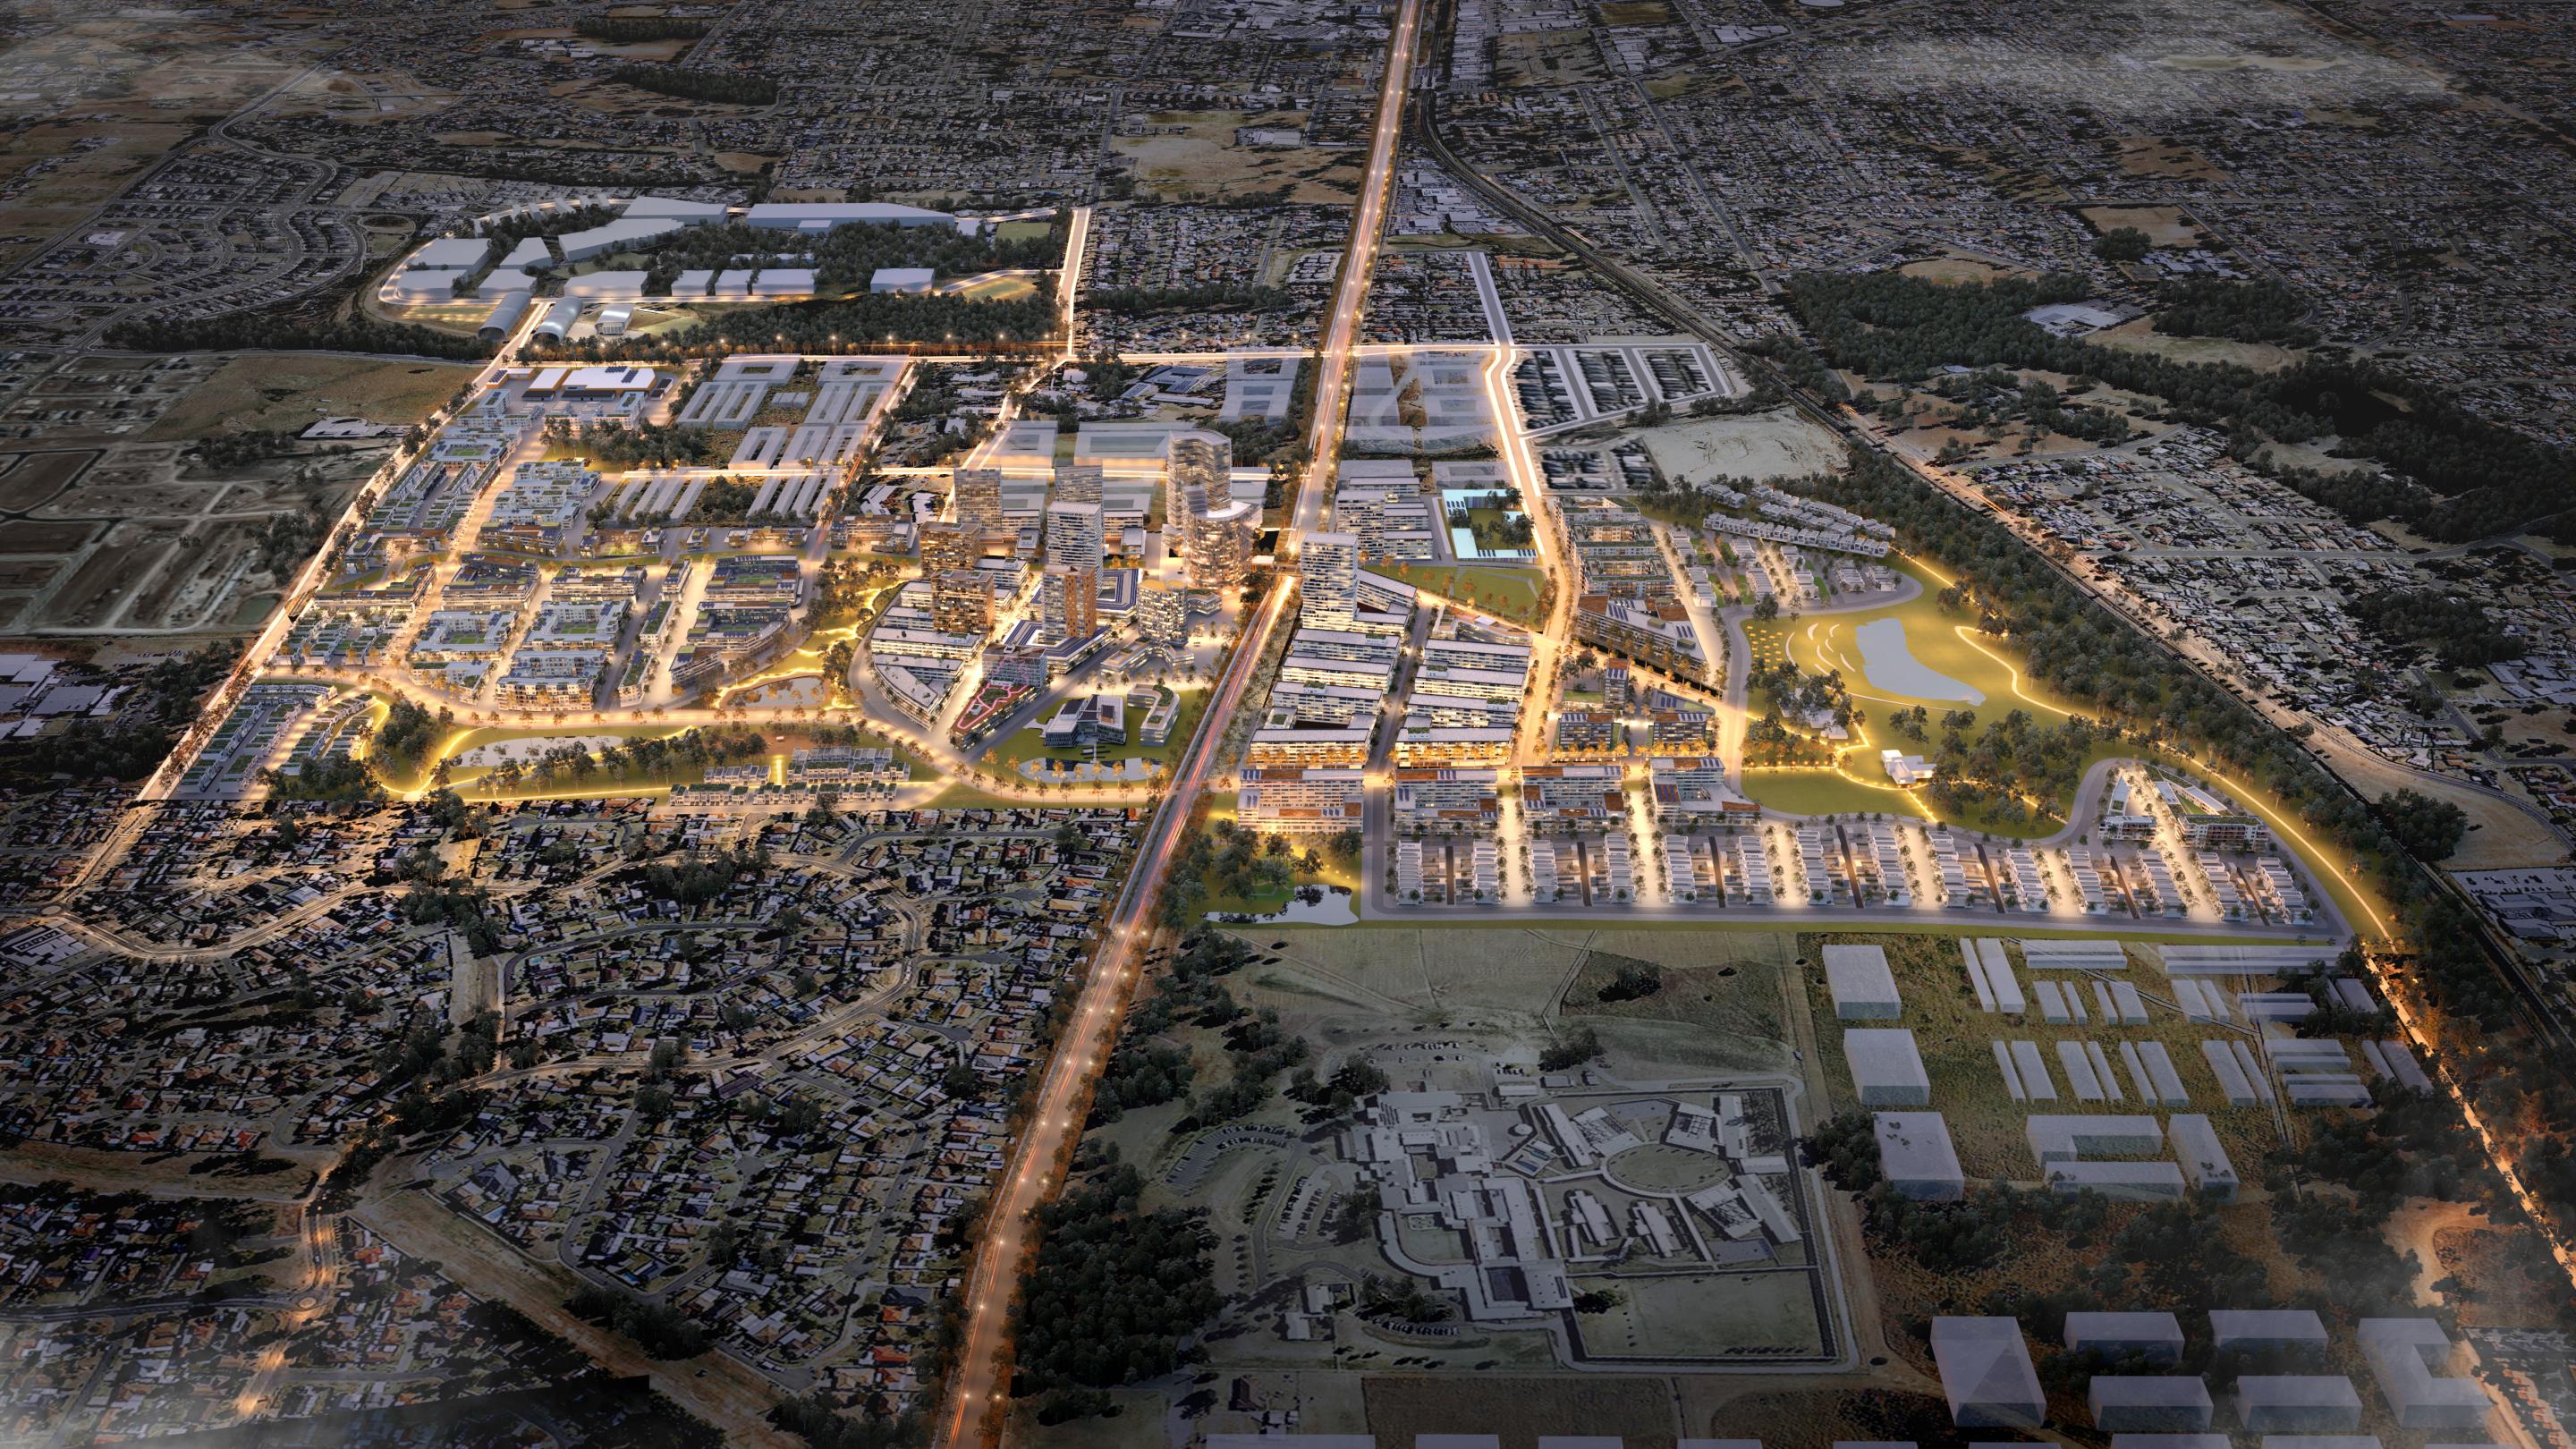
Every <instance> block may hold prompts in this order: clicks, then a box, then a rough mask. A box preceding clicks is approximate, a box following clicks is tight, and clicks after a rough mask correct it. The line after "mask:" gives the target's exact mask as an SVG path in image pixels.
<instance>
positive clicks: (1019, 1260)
mask: <svg viewBox="0 0 2576 1449" xmlns="http://www.w3.org/2000/svg"><path fill="white" fill-rule="evenodd" d="M1421 19H1422V0H1404V6H1403V10H1402V11H1401V13H1400V14H1398V16H1397V17H1396V22H1395V28H1394V31H1393V34H1392V38H1391V41H1390V43H1389V46H1388V50H1387V63H1386V78H1385V82H1384V85H1383V87H1382V89H1381V90H1380V92H1379V96H1378V115H1377V129H1376V131H1375V132H1374V133H1373V135H1372V136H1371V138H1370V148H1369V165H1368V174H1367V177H1366V179H1365V180H1364V181H1363V182H1362V183H1361V186H1360V199H1359V205H1358V208H1357V210H1356V212H1355V214H1354V215H1353V217H1352V220H1351V241H1350V252H1349V255H1348V257H1347V258H1346V259H1345V260H1344V262H1343V264H1342V276H1341V285H1340V286H1339V287H1338V288H1337V289H1336V290H1335V292H1334V294H1333V305H1332V311H1331V312H1330V313H1329V314H1328V315H1327V317H1326V320H1325V327H1324V346H1323V355H1322V357H1321V358H1320V359H1319V362H1318V372H1317V376H1316V384H1315V412H1314V421H1313V426H1312V429H1311V431H1310V432H1309V433H1308V443H1309V452H1310V454H1311V461H1310V463H1309V465H1308V468H1307V472H1306V477H1305V480H1304V485H1303V486H1302V487H1301V488H1300V489H1299V491H1298V496H1297V503H1296V508H1295V512H1294V514H1293V516H1292V519H1291V521H1290V523H1289V525H1288V526H1287V527H1286V528H1283V529H1282V530H1281V531H1280V547H1279V550H1278V553H1279V556H1280V558H1281V559H1282V560H1285V559H1287V558H1289V557H1291V556H1292V555H1293V552H1294V549H1293V545H1294V543H1295V541H1296V539H1297V538H1298V537H1299V536H1301V535H1303V534H1304V533H1306V532H1309V531H1311V530H1312V529H1314V528H1315V527H1317V526H1318V524H1319V520H1320V519H1321V517H1322V512H1323V503H1322V500H1323V498H1324V496H1325V495H1326V494H1328V493H1329V492H1330V489H1331V485H1332V477H1333V463H1332V460H1333V457H1334V454H1335V453H1336V452H1337V451H1338V450H1339V448H1340V445H1341V437H1342V426H1343V415H1344V412H1345V410H1346V408H1347V407H1348V405H1349V401H1350V378H1351V350H1352V346H1353V343H1354V341H1355V339H1356V338H1357V337H1358V336H1359V327H1360V316H1361V312H1362V309H1363V307H1364V305H1365V303H1366V302H1367V299H1368V284H1369V273H1370V270H1371V268H1372V267H1373V266H1374V265H1375V263H1376V260H1377V242H1378V233H1379V231H1380V229H1381V228H1382V227H1383V225H1384V223H1385V220H1386V202H1387V197H1388V195H1389V193H1390V192H1391V190H1392V189H1393V184H1394V177H1395V149H1396V141H1397V139H1398V138H1399V137H1400V136H1401V135H1402V133H1403V117H1404V97H1405V89H1406V84H1407V77H1408V76H1409V75H1410V74H1411V71H1412V65H1413V43H1414V37H1415V35H1416V33H1417V31H1418V29H1419V27H1420V25H1421ZM1071 284H1072V279H1071V278H1068V279H1067V285H1068V286H1070V285H1071ZM1294 593H1295V584H1294V581H1293V579H1292V578H1291V577H1290V576H1289V575H1288V573H1287V572H1286V571H1285V570H1284V569H1283V570H1282V572H1280V573H1279V574H1278V576H1276V577H1275V578H1274V579H1273V581H1272V583H1271V586H1270V590H1269V592H1268V593H1267V594H1265V595H1264V596H1263V597H1262V599H1261V601H1260V603H1258V604H1257V605H1255V606H1254V607H1253V608H1252V610H1251V611H1250V612H1249V613H1247V615H1246V616H1245V619H1244V627H1243V635H1242V638H1241V639H1240V640H1239V641H1238V642H1237V644H1236V646H1235V651H1234V657H1233V659H1232V661H1231V662H1230V663H1229V664H1228V665H1227V667H1226V672H1225V678H1224V680H1223V682H1222V683H1220V684H1219V685H1218V687H1217V694H1216V698H1215V699H1214V700H1212V701H1211V702H1210V704H1209V708H1208V711H1207V713H1206V714H1205V715H1204V716H1203V717H1202V718H1201V719H1200V722H1199V730H1198V737H1197V738H1196V739H1194V740H1193V741H1191V743H1190V748H1189V751H1188V753H1187V754H1186V755H1184V756H1183V758H1182V762H1181V769H1180V770H1179V772H1178V773H1177V774H1176V775H1175V776H1174V777H1173V780H1172V788H1171V791H1170V792H1169V793H1168V794H1166V795H1165V796H1164V797H1163V802H1162V805H1161V806H1160V808H1159V809H1158V810H1157V811H1156V813H1155V816H1154V818H1153V821H1152V822H1151V823H1150V824H1149V825H1148V826H1147V827H1146V831H1145V839H1144V843H1143V845H1142V846H1141V847H1140V848H1139V849H1138V851H1137V855H1136V863H1135V867H1134V868H1133V869H1132V870H1130V871H1129V872H1128V874H1127V884H1126V887H1125V889H1123V890H1122V891H1120V893H1119V896H1118V903H1117V905H1116V907H1115V908H1114V909H1113V910H1112V911H1111V913H1110V916H1109V919H1108V921H1107V922H1105V923H1104V925H1103V928H1102V930H1101V934H1100V949H1099V950H1098V951H1097V952H1095V953H1094V954H1093V956H1092V960H1091V967H1090V971H1089V973H1088V974H1087V975H1086V976H1085V977H1084V978H1083V985H1082V993H1081V995H1080V997H1079V998H1077V999H1076V1001H1075V1003H1074V1009H1073V1016H1072V1019H1071V1020H1069V1021H1067V1022H1066V1023H1065V1026H1064V1030H1063V1032H1062V1034H1061V1035H1060V1036H1059V1037H1058V1039H1057V1041H1056V1045H1055V1051H1054V1054H1053V1056H1052V1057H1051V1058H1050V1059H1049V1061H1048V1063H1047V1070H1046V1075H1045V1077H1044V1078H1042V1079H1041V1080H1040V1082H1039V1084H1038V1095H1037V1102H1036V1106H1035V1109H1034V1110H1033V1111H1031V1112H1030V1114H1029V1117H1028V1120H1027V1122H1026V1123H1025V1124H1024V1125H1023V1127H1022V1129H1021V1133H1020V1140H1019V1143H1018V1144H1017V1147H1016V1149H1015V1150H1014V1152H1013V1153H1012V1156H1011V1161H1010V1163H1009V1165H1008V1166H1007V1167H1006V1168H1005V1170H1004V1172H1003V1175H1002V1177H1001V1179H1000V1180H999V1181H998V1182H996V1183H995V1184H994V1187H993V1192H992V1197H991V1204H990V1208H989V1211H988V1215H987V1217H986V1220H985V1225H984V1231H983V1233H982V1235H981V1237H980V1238H979V1239H978V1241H977V1244H976V1249H975V1260H974V1266H973V1269H972V1271H971V1272H970V1273H969V1274H968V1276H967V1280H966V1301H965V1314H966V1328H965V1332H964V1334H963V1335H962V1338H961V1340H960V1342H959V1345H958V1354H957V1360H956V1364H955V1367H954V1368H953V1369H952V1371H951V1374H950V1379H949V1404H948V1407H947V1411H946V1412H944V1413H943V1414H941V1415H940V1422H939V1430H940V1432H939V1442H940V1444H941V1445H942V1446H944V1449H976V1446H981V1445H984V1444H989V1443H995V1442H998V1440H999V1438H1000V1432H1001V1428H1002V1424H1003V1420H1004V1417H1005V1415H1004V1412H1003V1411H1004V1404H1005V1400H1006V1398H1007V1396H1008V1394H1009V1389H1010V1361H1011V1338H1010V1314H1011V1305H1012V1302H1013V1300H1014V1298H1015V1296H1016V1295H1015V1289H1016V1287H1017V1285H1018V1283H1019V1280H1020V1273H1021V1271H1022V1269H1023V1268H1025V1267H1026V1266H1027V1259H1028V1255H1029V1251H1030V1249H1031V1247H1032V1243H1031V1238H1030V1218H1031V1216H1032V1214H1034V1213H1035V1212H1036V1210H1037V1208H1038V1207H1039V1205H1040V1204H1042V1203H1044V1202H1045V1201H1046V1200H1047V1198H1048V1196H1049V1195H1050V1194H1051V1193H1052V1192H1053V1191H1054V1190H1055V1189H1056V1188H1057V1187H1058V1186H1060V1185H1061V1183H1062V1172H1063V1169H1064V1167H1065V1165H1066V1164H1067V1163H1068V1161H1069V1160H1070V1154H1071V1149H1072V1147H1073V1143H1074V1141H1075V1139H1076V1137H1078V1136H1079V1135H1080V1133H1081V1130H1082V1119H1083V1116H1084V1115H1085V1114H1086V1113H1087V1112H1088V1110H1089V1103H1090V1101H1091V1091H1092V1087H1093V1084H1094V1083H1095V1082H1097V1081H1098V1080H1099V1076H1100V1070H1101V1068H1102V1067H1103V1066H1104V1065H1106V1064H1107V1062H1108V1060H1109V1053H1110V1051H1111V1049H1112V1047H1113V1045H1114V1044H1115V1042H1116V1041H1117V1037H1118V1023H1119V1020H1120V1019H1121V1018H1122V1017H1123V1016H1124V1015H1125V1014H1126V1006H1127V1000H1128V996H1129V993H1130V992H1131V991H1132V990H1133V988H1134V986H1135V983H1136V977H1137V973H1138V971H1139V969H1140V967H1141V963H1142V961H1143V958H1144V953H1145V947H1146V943H1147V942H1148V941H1149V940H1150V939H1151V938H1152V936H1153V931H1154V926H1153V918H1152V914H1151V913H1152V909H1153V903H1154V894H1155V888H1156V887H1157V886H1158V885H1160V884H1161V882H1162V878H1163V873H1164V872H1165V871H1166V870H1168V869H1170V868H1171V864H1172V860H1173V857H1174V856H1175V855H1177V854H1178V853H1179V850H1180V843H1181V838H1182V835H1183V833H1184V830H1185V829H1186V827H1187V825H1188V823H1189V818H1190V807H1191V804H1192V802H1193V801H1194V800H1195V798H1196V797H1197V795H1198V792H1199V791H1200V790H1201V789H1202V788H1204V787H1205V786H1206V784H1207V782H1208V779H1209V777H1210V775H1211V774H1212V773H1213V771H1214V769H1215V767H1216V763H1217V756H1218V755H1219V753H1220V752H1221V750H1222V747H1223V742H1224V740H1225V736H1226V722H1227V721H1228V720H1229V719H1231V718H1233V716H1234V712H1235V710H1236V709H1238V708H1239V707H1241V705H1242V703H1243V696H1244V693H1245V690H1246V689H1247V688H1248V687H1249V685H1250V684H1251V682H1252V678H1253V676H1254V675H1255V674H1256V673H1257V672H1258V671H1259V667H1260V662H1261V658H1262V656H1263V654H1264V653H1265V652H1267V650H1268V647H1269V641H1270V636H1271V634H1272V631H1274V630H1275V629H1276V628H1277V627H1278V625H1279V623H1280V620H1281V619H1282V618H1284V617H1285V616H1286V614H1287V611H1288V608H1289V601H1290V599H1291V597H1292V596H1293V595H1294Z"/></svg>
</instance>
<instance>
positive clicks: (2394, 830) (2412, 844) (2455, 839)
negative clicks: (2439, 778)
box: [2379, 789, 2469, 861]
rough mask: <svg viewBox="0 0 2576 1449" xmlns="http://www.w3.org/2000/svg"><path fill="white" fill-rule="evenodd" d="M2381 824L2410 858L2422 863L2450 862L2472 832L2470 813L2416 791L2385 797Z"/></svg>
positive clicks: (2380, 819)
mask: <svg viewBox="0 0 2576 1449" xmlns="http://www.w3.org/2000/svg"><path fill="white" fill-rule="evenodd" d="M2379 823H2380V824H2382V825H2384V826H2386V827H2388V833H2389V834H2390V835H2392V836H2394V837H2396V839H2397V843H2398V844H2399V845H2401V846H2403V847H2405V849H2406V853H2407V854H2408V855H2411V856H2413V857H2415V858H2416V859H2417V860H2422V861H2435V860H2448V859H2449V858H2450V856H2451V852H2453V851H2455V850H2457V849H2459V848H2460V840H2461V838H2462V837H2464V836H2466V835H2467V834H2468V833H2469V817H2468V814H2467V812H2465V811H2463V810H2461V809H2460V807H2459V806H2457V805H2454V804H2452V803H2451V802H2450V801H2448V800H2436V799H2434V798H2433V797H2432V796H2430V795H2425V794H2422V793H2419V792H2417V791H2414V790H2403V789H2401V790H2397V791H2394V792H2392V793H2389V794H2384V795H2381V796H2380V797H2379Z"/></svg>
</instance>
